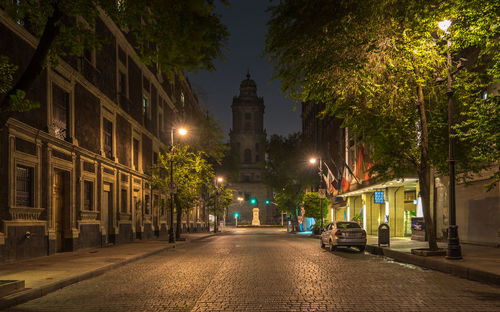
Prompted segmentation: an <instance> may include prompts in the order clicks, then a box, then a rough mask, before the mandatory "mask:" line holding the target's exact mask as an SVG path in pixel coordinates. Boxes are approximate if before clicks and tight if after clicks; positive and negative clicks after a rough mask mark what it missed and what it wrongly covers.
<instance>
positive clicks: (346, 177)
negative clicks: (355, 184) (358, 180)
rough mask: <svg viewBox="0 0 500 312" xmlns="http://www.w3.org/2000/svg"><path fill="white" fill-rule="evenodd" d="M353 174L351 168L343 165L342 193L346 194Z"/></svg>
mask: <svg viewBox="0 0 500 312" xmlns="http://www.w3.org/2000/svg"><path fill="white" fill-rule="evenodd" d="M353 176H354V174H353V173H352V170H351V168H349V166H348V165H347V164H344V172H343V174H342V184H341V187H342V191H343V192H347V191H349V188H350V186H351V181H352V180H353Z"/></svg>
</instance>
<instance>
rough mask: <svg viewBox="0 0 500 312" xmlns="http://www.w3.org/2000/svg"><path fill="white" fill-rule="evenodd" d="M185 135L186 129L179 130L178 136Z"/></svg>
mask: <svg viewBox="0 0 500 312" xmlns="http://www.w3.org/2000/svg"><path fill="white" fill-rule="evenodd" d="M186 133H187V130H186V129H184V128H180V129H179V134H180V135H186Z"/></svg>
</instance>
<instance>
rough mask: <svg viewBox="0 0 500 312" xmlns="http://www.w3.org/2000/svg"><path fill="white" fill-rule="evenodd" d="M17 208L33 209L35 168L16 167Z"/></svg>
mask: <svg viewBox="0 0 500 312" xmlns="http://www.w3.org/2000/svg"><path fill="white" fill-rule="evenodd" d="M16 206H22V207H33V168H31V167H26V166H21V165H17V167H16Z"/></svg>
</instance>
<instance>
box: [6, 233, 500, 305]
mask: <svg viewBox="0 0 500 312" xmlns="http://www.w3.org/2000/svg"><path fill="white" fill-rule="evenodd" d="M8 311H16V312H21V311H22V312H27V311H81V312H83V311H500V289H499V288H497V287H494V286H489V285H486V284H481V283H477V282H473V281H469V280H465V279H461V278H458V277H454V276H451V275H447V274H444V273H440V272H435V271H432V270H424V269H421V268H418V267H414V266H410V265H403V264H400V263H395V262H393V261H389V260H387V259H384V258H382V257H378V256H374V255H370V254H367V253H359V252H357V251H355V250H354V249H352V250H350V249H349V250H342V249H341V250H338V251H335V252H334V253H331V252H328V251H326V250H323V249H321V248H320V246H319V241H318V240H317V239H311V238H307V237H301V236H300V235H291V234H287V233H286V232H283V231H282V230H281V229H280V230H266V229H237V230H232V231H229V232H226V233H225V234H222V235H218V236H213V237H207V238H205V239H202V240H197V241H193V242H191V243H189V244H185V245H182V246H181V247H178V248H176V249H171V250H168V251H165V252H162V253H159V254H157V255H154V256H151V257H148V258H145V259H143V260H140V261H137V262H134V263H131V264H128V265H125V266H123V267H121V268H119V269H116V270H113V271H110V272H108V273H105V274H103V275H101V276H99V277H96V278H93V279H90V280H86V281H83V282H80V283H77V284H74V285H72V286H69V287H66V288H64V289H62V290H59V291H56V292H54V293H51V294H49V295H47V296H45V297H42V298H39V299H37V300H33V301H30V302H28V303H25V304H23V305H19V306H16V307H13V308H11V309H9V310H8Z"/></svg>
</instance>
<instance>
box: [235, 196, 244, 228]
mask: <svg viewBox="0 0 500 312" xmlns="http://www.w3.org/2000/svg"><path fill="white" fill-rule="evenodd" d="M238 201H239V202H240V211H241V210H242V205H243V197H241V196H238ZM239 216H240V214H239V213H236V214H235V219H236V227H238V217H239Z"/></svg>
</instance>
